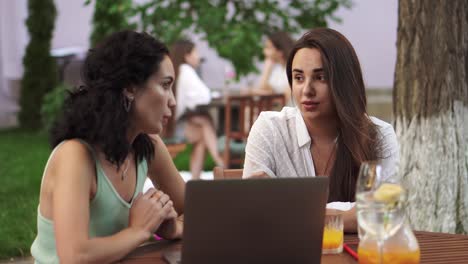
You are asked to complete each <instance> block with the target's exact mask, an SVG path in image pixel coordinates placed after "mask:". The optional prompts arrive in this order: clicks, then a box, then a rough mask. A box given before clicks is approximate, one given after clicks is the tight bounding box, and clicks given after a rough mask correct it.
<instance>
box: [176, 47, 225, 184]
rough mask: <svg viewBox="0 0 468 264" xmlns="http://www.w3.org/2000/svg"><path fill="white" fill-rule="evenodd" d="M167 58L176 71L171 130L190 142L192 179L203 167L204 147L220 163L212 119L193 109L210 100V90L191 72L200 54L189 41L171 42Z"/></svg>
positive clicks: (196, 177) (195, 177) (198, 61)
mask: <svg viewBox="0 0 468 264" xmlns="http://www.w3.org/2000/svg"><path fill="white" fill-rule="evenodd" d="M171 58H172V60H173V62H174V69H175V71H176V82H175V85H174V86H173V87H174V94H175V95H176V101H177V106H176V111H175V122H173V123H175V131H174V133H175V135H176V136H177V137H185V139H186V140H187V141H188V142H189V143H192V144H193V149H192V153H191V156H190V172H191V173H192V178H193V179H198V178H200V174H201V172H202V169H203V164H204V161H205V152H206V150H208V151H209V153H210V154H211V156H212V158H213V160H214V161H215V163H216V165H217V166H223V160H222V158H221V155H220V154H219V153H218V149H217V141H216V140H217V139H216V132H215V128H214V124H213V121H212V119H211V117H210V115H209V114H208V113H207V112H201V111H199V110H198V109H197V106H199V105H206V104H208V103H210V101H211V95H210V89H209V88H208V87H207V86H206V85H205V83H204V82H203V81H202V80H201V79H200V77H199V76H198V74H197V72H196V71H195V69H196V68H197V67H198V66H199V65H200V56H199V55H198V51H197V49H196V47H195V44H194V43H193V42H191V41H188V40H179V41H177V42H176V43H174V45H173V46H172V47H171Z"/></svg>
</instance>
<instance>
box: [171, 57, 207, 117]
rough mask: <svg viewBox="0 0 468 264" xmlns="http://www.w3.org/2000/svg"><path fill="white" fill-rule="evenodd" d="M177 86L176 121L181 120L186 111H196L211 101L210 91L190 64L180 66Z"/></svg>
mask: <svg viewBox="0 0 468 264" xmlns="http://www.w3.org/2000/svg"><path fill="white" fill-rule="evenodd" d="M176 85H177V86H176V91H177V92H176V93H177V94H176V97H177V98H176V102H177V105H176V115H175V118H176V120H179V118H180V117H181V116H182V115H183V114H184V113H185V111H187V110H194V109H195V107H196V106H198V105H204V104H208V103H209V102H210V101H211V94H210V89H209V88H208V87H207V86H206V84H205V83H204V82H203V81H202V80H201V79H200V77H199V76H198V74H197V72H196V71H195V69H193V67H192V66H190V65H188V64H181V65H180V66H179V76H177V84H176Z"/></svg>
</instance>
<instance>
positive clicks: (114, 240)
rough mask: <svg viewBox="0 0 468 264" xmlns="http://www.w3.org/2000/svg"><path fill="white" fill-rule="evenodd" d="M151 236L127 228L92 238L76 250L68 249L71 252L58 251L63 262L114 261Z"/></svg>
mask: <svg viewBox="0 0 468 264" xmlns="http://www.w3.org/2000/svg"><path fill="white" fill-rule="evenodd" d="M149 237H150V234H149V233H148V232H145V231H143V230H136V229H133V228H126V229H124V230H122V231H120V232H119V233H117V234H115V235H112V236H108V237H96V238H91V239H89V240H87V241H85V242H83V243H81V245H80V246H78V248H77V249H76V250H75V249H72V250H67V251H68V252H69V253H70V254H66V253H62V254H61V253H60V251H59V252H57V253H58V255H59V258H60V262H63V263H112V262H115V261H117V260H120V259H122V258H124V257H125V256H126V255H128V254H129V253H130V252H131V251H133V250H134V249H135V248H137V247H138V246H139V245H141V244H142V243H143V242H145V241H147V240H148V239H149Z"/></svg>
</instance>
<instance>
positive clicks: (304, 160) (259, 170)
mask: <svg viewBox="0 0 468 264" xmlns="http://www.w3.org/2000/svg"><path fill="white" fill-rule="evenodd" d="M286 73H287V76H288V81H289V84H290V85H291V88H292V96H293V99H294V102H295V104H296V107H285V108H283V110H282V111H281V112H263V113H261V115H260V116H259V118H258V119H257V121H256V122H255V124H254V125H253V127H252V129H251V131H250V134H249V138H248V142H247V146H246V158H245V164H244V174H243V177H244V178H248V177H252V176H257V177H262V176H268V177H304V176H306V177H313V176H316V175H317V176H328V177H329V179H330V181H329V182H330V186H329V199H328V200H329V202H335V201H340V202H353V201H354V200H355V189H356V181H357V177H358V173H359V168H360V165H361V163H362V162H363V161H369V160H380V161H381V163H382V165H383V169H385V170H387V173H386V175H393V174H394V173H395V170H396V166H397V163H398V159H399V150H398V142H397V139H396V135H395V132H394V130H393V127H392V126H391V125H390V124H388V123H386V122H384V121H382V120H379V119H377V118H375V117H371V116H369V115H368V114H367V109H366V93H365V87H364V81H363V77H362V73H361V67H360V65H359V60H358V58H357V56H356V52H355V51H354V48H353V47H352V45H351V43H350V42H349V41H348V40H347V39H346V38H345V37H344V36H343V35H342V34H340V33H339V32H337V31H335V30H333V29H328V28H316V29H312V30H310V31H308V32H307V33H305V34H304V35H303V36H302V38H301V39H299V40H298V41H297V42H296V44H295V45H294V47H293V49H292V51H291V53H290V55H289V58H288V61H287V65H286ZM344 221H345V230H347V231H355V230H356V228H357V223H356V215H355V209H354V208H353V209H351V210H349V211H347V212H346V213H345V214H344Z"/></svg>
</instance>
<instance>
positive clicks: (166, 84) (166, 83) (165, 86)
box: [162, 82, 171, 89]
mask: <svg viewBox="0 0 468 264" xmlns="http://www.w3.org/2000/svg"><path fill="white" fill-rule="evenodd" d="M162 86H163V88H164V89H169V88H171V83H170V82H165V83H163V84H162Z"/></svg>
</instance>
